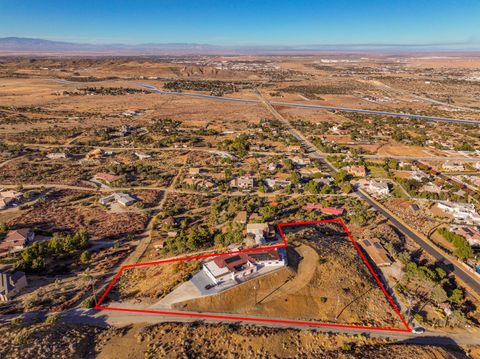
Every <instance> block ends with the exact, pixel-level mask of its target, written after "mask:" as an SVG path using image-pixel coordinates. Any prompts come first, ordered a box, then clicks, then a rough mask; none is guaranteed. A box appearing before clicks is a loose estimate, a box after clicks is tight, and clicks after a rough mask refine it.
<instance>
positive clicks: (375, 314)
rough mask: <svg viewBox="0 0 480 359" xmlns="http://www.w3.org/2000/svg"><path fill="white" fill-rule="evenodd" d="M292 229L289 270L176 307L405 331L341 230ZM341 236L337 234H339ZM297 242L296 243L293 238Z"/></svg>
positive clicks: (319, 228) (290, 232)
mask: <svg viewBox="0 0 480 359" xmlns="http://www.w3.org/2000/svg"><path fill="white" fill-rule="evenodd" d="M324 230H325V227H323V228H322V226H319V227H318V228H309V229H303V230H295V233H293V232H292V231H291V230H288V231H287V233H286V236H287V238H290V239H289V240H290V241H291V242H290V243H292V245H293V247H291V248H290V249H289V251H288V255H289V261H290V266H289V267H287V268H282V269H280V270H279V271H276V272H275V273H274V274H271V275H266V276H263V277H260V278H257V279H252V280H250V281H247V282H246V283H244V284H242V285H239V286H237V287H235V288H233V289H230V290H227V291H225V292H223V293H220V294H217V295H213V296H208V297H204V298H200V299H193V300H189V301H186V302H182V303H177V304H175V307H176V308H178V309H182V310H187V311H205V312H220V313H235V314H242V315H254V316H262V317H272V318H282V319H296V320H312V321H321V322H322V321H323V322H331V323H342V324H353V325H368V326H379V327H396V328H403V325H402V323H401V321H400V319H399V317H398V316H397V315H396V313H395V311H394V310H393V308H392V306H391V305H390V303H389V302H388V301H387V299H386V297H385V295H384V294H383V293H382V291H381V289H380V287H379V286H378V284H377V283H376V282H375V281H374V279H373V277H372V275H371V273H370V272H369V270H368V268H367V267H366V265H365V264H364V262H363V261H362V259H361V258H360V256H359V254H358V252H357V251H356V249H355V248H354V246H353V244H352V243H351V242H350V240H349V239H348V238H347V236H346V235H344V234H343V233H341V232H340V231H341V228H335V229H333V232H332V229H330V228H329V229H327V231H329V232H330V233H328V232H327V234H325V233H324ZM337 231H338V232H337ZM292 236H294V237H295V239H296V240H297V241H293V240H292V239H291V238H292Z"/></svg>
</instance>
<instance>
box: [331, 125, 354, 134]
mask: <svg viewBox="0 0 480 359" xmlns="http://www.w3.org/2000/svg"><path fill="white" fill-rule="evenodd" d="M331 130H332V132H333V133H335V134H337V135H346V134H349V133H350V130H344V129H340V128H338V126H333V127H332V128H331Z"/></svg>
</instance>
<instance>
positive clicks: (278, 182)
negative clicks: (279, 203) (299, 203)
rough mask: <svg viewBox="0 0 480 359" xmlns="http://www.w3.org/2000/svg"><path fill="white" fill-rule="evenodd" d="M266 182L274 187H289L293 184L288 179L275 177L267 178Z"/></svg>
mask: <svg viewBox="0 0 480 359" xmlns="http://www.w3.org/2000/svg"><path fill="white" fill-rule="evenodd" d="M265 184H266V185H267V186H268V187H269V188H271V189H274V188H275V187H282V188H283V187H288V186H290V185H291V184H292V182H291V181H287V180H282V179H275V178H267V179H266V180H265Z"/></svg>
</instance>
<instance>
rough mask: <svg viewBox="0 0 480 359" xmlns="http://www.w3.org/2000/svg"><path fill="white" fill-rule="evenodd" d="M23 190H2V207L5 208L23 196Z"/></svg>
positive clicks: (0, 203)
mask: <svg viewBox="0 0 480 359" xmlns="http://www.w3.org/2000/svg"><path fill="white" fill-rule="evenodd" d="M22 195H23V193H22V192H17V191H13V190H12V191H2V192H0V209H5V208H7V206H8V205H9V204H11V203H12V202H14V201H15V200H17V199H19V198H21V197H22Z"/></svg>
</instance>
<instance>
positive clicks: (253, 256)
mask: <svg viewBox="0 0 480 359" xmlns="http://www.w3.org/2000/svg"><path fill="white" fill-rule="evenodd" d="M285 265H287V256H286V252H285V249H284V248H279V249H268V250H264V251H258V252H250V253H238V254H229V255H224V256H218V257H215V258H213V259H210V260H209V261H207V262H205V263H204V264H203V267H202V270H203V272H204V273H205V274H206V275H207V277H208V278H209V279H211V280H212V282H213V283H215V284H217V285H218V284H222V283H225V282H227V281H235V282H237V283H241V282H244V281H246V280H248V279H251V278H253V277H255V275H258V274H260V273H261V271H262V269H263V268H268V267H269V268H270V269H274V268H281V267H283V266H285Z"/></svg>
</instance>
